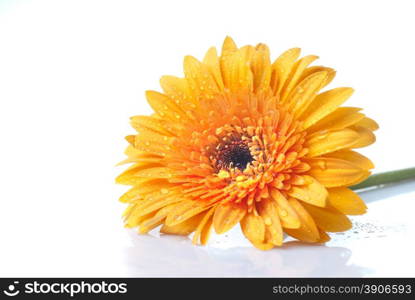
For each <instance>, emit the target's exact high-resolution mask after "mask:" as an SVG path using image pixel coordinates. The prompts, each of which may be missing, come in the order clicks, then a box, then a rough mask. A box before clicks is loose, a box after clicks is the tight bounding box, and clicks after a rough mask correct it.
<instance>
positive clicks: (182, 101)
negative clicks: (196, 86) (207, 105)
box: [160, 76, 198, 110]
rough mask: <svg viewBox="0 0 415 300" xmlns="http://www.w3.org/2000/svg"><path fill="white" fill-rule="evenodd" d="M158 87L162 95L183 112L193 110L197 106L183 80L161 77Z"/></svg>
mask: <svg viewBox="0 0 415 300" xmlns="http://www.w3.org/2000/svg"><path fill="white" fill-rule="evenodd" d="M160 86H161V88H162V89H163V91H164V93H165V94H166V95H167V96H168V97H169V98H170V99H171V100H173V102H174V103H175V104H178V105H180V107H181V108H182V109H184V110H193V109H194V108H195V107H196V105H197V104H198V101H197V99H195V98H194V95H193V92H192V91H191V89H190V87H189V84H188V82H187V80H186V79H185V78H178V77H175V76H162V77H161V78H160Z"/></svg>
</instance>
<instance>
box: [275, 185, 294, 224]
mask: <svg viewBox="0 0 415 300" xmlns="http://www.w3.org/2000/svg"><path fill="white" fill-rule="evenodd" d="M271 197H272V199H274V200H275V201H276V203H277V211H278V215H279V217H280V220H281V224H282V227H284V228H299V227H300V225H301V224H300V219H299V217H298V216H297V214H296V212H295V210H294V209H293V208H292V207H291V206H290V204H289V203H288V201H287V199H286V198H285V197H284V195H283V194H281V192H280V191H278V190H277V189H274V188H271Z"/></svg>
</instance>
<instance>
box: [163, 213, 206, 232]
mask: <svg viewBox="0 0 415 300" xmlns="http://www.w3.org/2000/svg"><path fill="white" fill-rule="evenodd" d="M203 217H204V214H203V213H200V214H198V215H196V216H193V217H191V218H189V219H187V220H186V221H184V222H181V223H179V224H176V225H174V226H168V225H166V224H164V225H163V226H162V227H161V229H160V232H162V233H166V234H179V235H189V234H191V233H192V232H193V231H195V230H196V228H197V226H198V225H199V223H200V221H201V220H202V218H203Z"/></svg>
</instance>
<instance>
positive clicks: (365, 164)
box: [324, 150, 375, 170]
mask: <svg viewBox="0 0 415 300" xmlns="http://www.w3.org/2000/svg"><path fill="white" fill-rule="evenodd" d="M324 156H325V157H331V158H338V159H343V160H347V161H348V162H351V163H352V164H354V165H356V166H358V167H359V168H361V169H363V170H370V169H373V168H374V167H375V165H374V164H373V163H372V161H371V160H370V159H369V158H367V157H366V156H364V155H362V154H360V153H357V152H355V151H352V150H340V151H336V152H332V153H328V154H326V155H324Z"/></svg>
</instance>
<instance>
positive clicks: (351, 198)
mask: <svg viewBox="0 0 415 300" xmlns="http://www.w3.org/2000/svg"><path fill="white" fill-rule="evenodd" d="M328 191H329V202H330V205H331V206H333V207H334V208H336V209H337V210H338V211H340V212H342V213H344V214H346V215H362V214H364V213H365V212H366V209H367V206H366V204H365V202H364V201H363V200H362V199H361V198H360V197H359V195H358V194H356V193H355V192H353V191H352V190H350V189H348V188H346V187H340V188H331V189H329V190H328Z"/></svg>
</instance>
